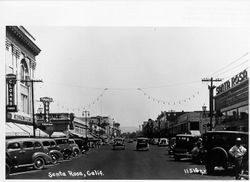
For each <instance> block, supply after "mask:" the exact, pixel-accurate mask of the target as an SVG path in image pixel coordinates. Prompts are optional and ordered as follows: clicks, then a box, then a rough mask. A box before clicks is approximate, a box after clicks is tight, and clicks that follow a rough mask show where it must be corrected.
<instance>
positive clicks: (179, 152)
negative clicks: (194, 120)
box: [173, 134, 199, 160]
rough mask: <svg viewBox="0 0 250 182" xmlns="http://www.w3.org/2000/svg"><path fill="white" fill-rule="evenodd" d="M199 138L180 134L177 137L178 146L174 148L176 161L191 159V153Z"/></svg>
mask: <svg viewBox="0 0 250 182" xmlns="http://www.w3.org/2000/svg"><path fill="white" fill-rule="evenodd" d="M198 138H199V136H197V135H191V134H178V135H176V144H175V147H174V152H173V153H174V159H175V160H180V159H181V158H191V157H192V154H191V151H192V149H193V148H194V147H195V144H196V142H197V140H198Z"/></svg>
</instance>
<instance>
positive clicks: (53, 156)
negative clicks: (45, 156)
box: [51, 153, 59, 164]
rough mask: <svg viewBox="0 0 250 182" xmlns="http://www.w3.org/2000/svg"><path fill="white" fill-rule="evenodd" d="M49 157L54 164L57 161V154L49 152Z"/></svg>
mask: <svg viewBox="0 0 250 182" xmlns="http://www.w3.org/2000/svg"><path fill="white" fill-rule="evenodd" d="M51 158H52V163H53V164H56V163H57V162H58V158H59V157H58V156H57V155H56V154H54V153H52V154H51Z"/></svg>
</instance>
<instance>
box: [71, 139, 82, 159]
mask: <svg viewBox="0 0 250 182" xmlns="http://www.w3.org/2000/svg"><path fill="white" fill-rule="evenodd" d="M69 146H70V148H71V150H72V152H73V153H72V155H73V157H77V156H79V155H80V154H81V150H80V148H79V146H78V145H77V144H76V142H75V140H74V139H69Z"/></svg>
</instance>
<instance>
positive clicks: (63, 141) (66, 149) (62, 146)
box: [54, 138, 73, 159]
mask: <svg viewBox="0 0 250 182" xmlns="http://www.w3.org/2000/svg"><path fill="white" fill-rule="evenodd" d="M54 140H55V141H56V144H57V146H58V147H59V150H60V151H61V153H62V154H63V158H64V159H70V158H71V157H72V156H73V150H72V147H71V146H70V142H69V139H68V138H54Z"/></svg>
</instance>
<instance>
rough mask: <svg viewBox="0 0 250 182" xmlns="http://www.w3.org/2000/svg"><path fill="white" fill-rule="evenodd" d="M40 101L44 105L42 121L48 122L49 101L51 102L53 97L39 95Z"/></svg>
mask: <svg viewBox="0 0 250 182" xmlns="http://www.w3.org/2000/svg"><path fill="white" fill-rule="evenodd" d="M40 102H43V106H44V122H45V123H49V122H50V120H49V104H50V102H53V99H52V98H50V97H41V98H40Z"/></svg>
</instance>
